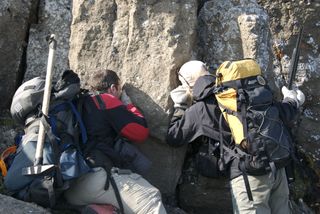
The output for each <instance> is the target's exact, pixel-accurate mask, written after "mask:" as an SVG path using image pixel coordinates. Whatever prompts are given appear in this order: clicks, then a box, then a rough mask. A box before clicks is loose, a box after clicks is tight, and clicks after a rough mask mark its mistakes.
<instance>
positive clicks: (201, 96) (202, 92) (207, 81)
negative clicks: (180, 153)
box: [166, 75, 297, 179]
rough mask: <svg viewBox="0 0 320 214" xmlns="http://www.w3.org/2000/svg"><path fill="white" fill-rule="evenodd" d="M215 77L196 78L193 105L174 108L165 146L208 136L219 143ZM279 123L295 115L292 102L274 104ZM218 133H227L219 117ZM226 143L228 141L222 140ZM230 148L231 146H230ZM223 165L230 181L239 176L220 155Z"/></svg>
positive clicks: (232, 164)
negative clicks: (220, 129) (279, 118)
mask: <svg viewBox="0 0 320 214" xmlns="http://www.w3.org/2000/svg"><path fill="white" fill-rule="evenodd" d="M214 84H215V77H214V76H211V75H206V76H202V77H199V79H198V80H197V81H196V83H195V85H194V88H193V97H194V100H195V103H194V104H193V105H192V106H190V107H189V108H188V109H186V110H185V111H184V110H182V109H179V108H177V109H175V112H174V114H173V117H172V119H171V122H170V125H169V129H168V132H167V138H166V139H167V143H168V144H169V145H171V146H175V147H177V146H181V145H184V144H188V143H191V142H193V141H194V140H195V139H197V138H198V137H200V136H206V137H209V138H211V139H213V140H215V141H219V118H220V115H221V111H220V109H219V107H218V105H217V101H216V99H215V96H214V91H213V90H214V87H213V86H214ZM275 105H276V106H277V107H278V109H279V113H280V115H281V118H282V120H283V121H284V123H285V124H289V123H290V122H291V121H292V120H293V119H294V118H295V117H294V116H295V115H296V114H297V108H296V107H295V106H296V103H295V102H294V101H293V100H290V99H287V100H284V101H283V102H282V103H279V102H275ZM221 125H222V130H224V131H226V132H230V130H229V128H228V125H227V124H226V122H225V120H224V118H222V124H221ZM225 140H227V141H229V142H230V144H231V138H229V139H225ZM230 146H231V147H232V146H234V145H230ZM224 162H225V163H226V164H227V167H228V168H229V169H230V170H228V172H229V173H230V178H231V179H232V178H235V177H237V176H239V175H241V171H240V170H239V168H238V160H237V159H236V158H234V157H232V156H230V155H229V156H228V155H224Z"/></svg>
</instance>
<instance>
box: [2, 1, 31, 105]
mask: <svg viewBox="0 0 320 214" xmlns="http://www.w3.org/2000/svg"><path fill="white" fill-rule="evenodd" d="M35 2H36V1H35V0H33V1H19V0H2V1H1V2H0V77H1V78H0V96H1V97H6V99H4V100H2V102H1V103H0V110H3V109H4V108H8V107H9V105H10V102H11V97H12V96H13V94H14V92H15V89H16V87H17V83H19V80H20V79H21V78H22V76H21V75H20V74H19V71H21V70H22V67H23V64H24V61H23V56H24V53H25V49H26V45H27V44H26V41H27V38H28V25H29V24H30V20H31V18H32V12H33V10H32V9H33V8H34V6H35Z"/></svg>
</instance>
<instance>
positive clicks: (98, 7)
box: [69, 0, 197, 195]
mask: <svg viewBox="0 0 320 214" xmlns="http://www.w3.org/2000/svg"><path fill="white" fill-rule="evenodd" d="M72 14H73V20H72V26H71V38H70V42H71V43H70V53H69V60H70V67H71V68H72V69H73V70H75V71H76V72H78V73H79V74H80V76H81V80H82V82H83V86H84V87H85V86H86V79H87V77H88V76H89V75H90V73H91V71H92V70H96V69H104V68H109V69H113V70H115V71H116V72H117V73H118V74H119V76H120V77H121V79H122V80H123V81H125V82H126V85H125V89H126V90H127V93H128V94H129V96H130V97H132V100H133V102H134V103H135V104H136V105H137V106H138V107H139V108H140V109H142V111H143V113H144V115H145V117H146V119H147V121H148V124H149V127H150V130H151V134H150V138H149V140H148V142H146V143H145V145H142V146H141V149H142V150H143V151H144V152H145V153H146V154H147V156H149V157H150V159H151V160H152V161H153V168H152V170H151V173H150V174H149V175H148V176H147V178H148V179H149V180H150V181H151V183H153V184H154V185H156V186H157V187H159V188H160V190H161V191H162V193H164V194H169V195H170V194H173V193H174V192H175V187H176V183H177V181H178V178H179V176H180V171H181V166H182V163H183V159H184V150H185V149H184V148H181V149H174V148H170V147H168V146H167V145H165V142H164V141H165V135H166V131H167V126H168V115H169V113H170V112H169V110H170V108H171V107H172V103H171V101H170V99H169V91H170V90H171V89H172V88H174V87H175V86H176V85H177V82H176V79H177V77H176V71H177V70H178V69H179V67H180V66H181V65H182V64H183V63H184V62H186V61H187V60H189V59H191V57H192V48H193V46H194V44H195V32H196V31H195V28H196V23H197V18H196V15H197V1H196V0H186V1H183V2H182V1H180V0H163V1H150V0H144V1H124V0H118V1H105V0H97V1H85V0H77V1H74V2H73V10H72Z"/></svg>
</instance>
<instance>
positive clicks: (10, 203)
mask: <svg viewBox="0 0 320 214" xmlns="http://www.w3.org/2000/svg"><path fill="white" fill-rule="evenodd" d="M0 213H6V214H16V213H34V214H49V213H51V212H49V211H47V210H45V209H43V208H42V207H40V206H37V205H35V204H31V203H27V202H23V201H20V200H17V199H14V198H12V197H8V196H6V195H2V194H0Z"/></svg>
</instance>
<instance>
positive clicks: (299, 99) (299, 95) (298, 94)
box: [281, 86, 306, 108]
mask: <svg viewBox="0 0 320 214" xmlns="http://www.w3.org/2000/svg"><path fill="white" fill-rule="evenodd" d="M281 91H282V94H283V99H286V98H290V99H293V100H294V101H295V102H296V103H297V108H299V107H300V106H302V104H303V103H304V101H305V100H306V97H305V95H304V94H303V92H302V91H300V90H299V89H296V90H289V89H288V88H287V87H286V86H283V87H282V89H281Z"/></svg>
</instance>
